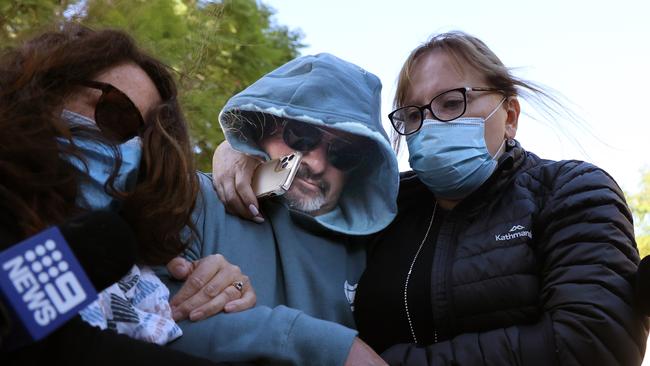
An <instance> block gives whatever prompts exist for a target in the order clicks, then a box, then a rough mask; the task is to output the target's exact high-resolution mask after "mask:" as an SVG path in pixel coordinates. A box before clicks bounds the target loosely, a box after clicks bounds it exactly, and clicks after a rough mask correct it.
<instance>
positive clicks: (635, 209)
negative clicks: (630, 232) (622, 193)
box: [626, 170, 650, 258]
mask: <svg viewBox="0 0 650 366" xmlns="http://www.w3.org/2000/svg"><path fill="white" fill-rule="evenodd" d="M626 196H627V203H628V204H629V205H630V208H631V209H632V214H634V223H635V227H634V229H635V234H636V244H637V246H638V248H639V254H640V255H641V258H643V257H645V256H646V255H650V170H645V171H644V173H643V177H642V179H641V189H640V190H639V191H638V192H636V193H634V194H627V195H626Z"/></svg>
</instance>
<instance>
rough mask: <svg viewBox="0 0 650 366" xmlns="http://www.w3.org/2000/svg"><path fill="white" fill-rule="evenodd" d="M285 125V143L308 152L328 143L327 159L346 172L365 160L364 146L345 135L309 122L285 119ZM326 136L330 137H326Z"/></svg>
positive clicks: (283, 135)
mask: <svg viewBox="0 0 650 366" xmlns="http://www.w3.org/2000/svg"><path fill="white" fill-rule="evenodd" d="M283 125H284V130H283V131H282V138H283V139H284V143H285V144H287V146H289V147H290V148H292V149H294V150H297V151H300V152H308V151H312V150H314V149H316V148H317V147H318V146H319V145H320V144H321V143H327V160H328V161H329V163H330V164H332V166H334V167H335V168H336V169H338V170H341V171H344V172H348V171H351V170H353V169H355V168H357V167H358V166H360V165H361V163H362V162H363V148H360V146H358V144H357V146H355V145H354V144H353V143H352V142H351V141H348V140H346V139H344V138H343V137H340V136H337V135H335V134H333V133H331V132H329V131H326V130H323V129H320V128H318V127H314V126H310V125H309V124H307V123H302V122H293V121H284V123H283ZM326 136H328V137H329V139H326V138H325V137H326ZM326 140H327V141H326Z"/></svg>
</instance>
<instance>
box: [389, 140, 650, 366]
mask: <svg viewBox="0 0 650 366" xmlns="http://www.w3.org/2000/svg"><path fill="white" fill-rule="evenodd" d="M497 169H498V170H497V172H496V173H495V174H494V175H493V176H492V177H491V178H490V180H489V181H488V182H486V183H485V184H484V185H483V186H482V187H481V188H479V190H478V191H476V192H474V193H473V194H472V195H471V196H470V197H468V198H467V199H465V200H464V201H462V202H461V203H460V204H459V205H458V206H456V207H455V208H454V209H453V210H452V211H450V212H449V214H448V215H447V216H446V217H445V219H444V221H443V223H442V224H441V226H440V230H439V231H438V237H437V242H436V244H435V249H434V260H433V263H434V265H433V268H432V272H431V301H432V307H433V316H434V324H435V328H436V329H435V331H436V335H437V338H438V343H435V344H433V345H430V346H427V347H416V346H415V345H413V344H400V345H395V346H393V347H391V348H389V349H388V350H386V351H385V352H384V353H383V354H382V356H383V357H384V358H385V359H386V360H387V361H389V363H390V364H396V365H401V364H405V365H406V364H408V365H427V364H429V365H452V364H453V365H639V364H640V363H641V360H642V359H643V354H644V351H645V342H646V337H647V330H648V322H647V319H646V318H645V317H643V316H641V315H639V314H637V313H635V311H634V310H633V307H632V302H633V288H632V285H631V283H630V280H631V279H632V278H633V276H634V274H635V272H636V269H637V264H638V262H639V255H638V251H637V249H636V245H635V242H634V233H633V226H632V217H631V214H630V212H629V210H628V208H627V206H626V203H625V200H624V197H623V193H622V192H621V190H620V188H619V187H618V185H617V184H616V183H615V182H614V180H613V179H612V178H611V177H610V176H609V175H608V174H607V173H605V172H604V171H603V170H601V169H599V168H597V167H595V166H593V165H591V164H588V163H584V162H579V161H561V162H554V161H547V160H542V159H540V158H538V157H537V156H535V155H534V154H531V153H528V152H526V151H524V150H523V149H522V148H521V146H519V145H518V144H517V145H516V146H515V147H511V148H509V149H508V151H507V152H506V154H504V156H503V157H502V158H501V159H500V161H499V166H498V168H497ZM431 202H433V196H432V195H431V193H430V192H429V190H428V189H427V188H426V186H425V185H424V184H422V183H421V182H420V181H419V180H418V179H417V177H416V176H415V175H414V174H413V173H410V174H405V175H404V176H403V178H402V181H401V188H400V197H399V210H400V211H399V215H398V219H399V216H402V215H430V212H431ZM402 217H403V216H402ZM411 217H415V216H411ZM425 229H426V228H424V229H423V230H425ZM389 230H396V232H399V230H400V228H399V225H396V226H393V227H391V228H390V229H389ZM385 234H388V233H385ZM418 235H420V234H418ZM379 240H381V237H380V238H379Z"/></svg>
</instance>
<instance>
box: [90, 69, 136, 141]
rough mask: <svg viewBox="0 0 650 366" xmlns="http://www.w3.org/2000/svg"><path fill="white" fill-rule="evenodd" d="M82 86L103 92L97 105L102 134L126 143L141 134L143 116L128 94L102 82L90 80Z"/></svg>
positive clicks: (96, 111) (98, 121) (96, 119)
mask: <svg viewBox="0 0 650 366" xmlns="http://www.w3.org/2000/svg"><path fill="white" fill-rule="evenodd" d="M81 85H83V86H86V87H89V88H93V89H98V90H101V91H102V95H101V96H100V97H99V100H98V101H97V105H95V123H96V124H97V127H99V129H100V130H101V131H102V134H104V135H105V136H106V137H107V138H109V139H111V140H114V141H117V142H124V141H127V140H129V139H131V138H133V137H135V136H137V135H138V134H139V133H140V131H141V130H142V128H143V127H144V120H143V118H142V114H140V110H139V109H138V107H136V106H135V104H134V103H133V101H132V100H131V99H129V97H128V96H127V95H126V94H124V93H123V92H122V91H120V90H119V89H117V88H116V87H114V86H113V85H111V84H107V83H102V82H100V81H92V80H89V81H85V82H83V83H81Z"/></svg>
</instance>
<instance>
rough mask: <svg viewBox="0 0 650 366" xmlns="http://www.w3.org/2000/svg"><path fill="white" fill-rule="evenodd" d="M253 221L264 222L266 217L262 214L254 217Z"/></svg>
mask: <svg viewBox="0 0 650 366" xmlns="http://www.w3.org/2000/svg"><path fill="white" fill-rule="evenodd" d="M253 221H255V222H256V223H258V224H261V223H263V222H264V218H263V217H262V216H255V217H253Z"/></svg>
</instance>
